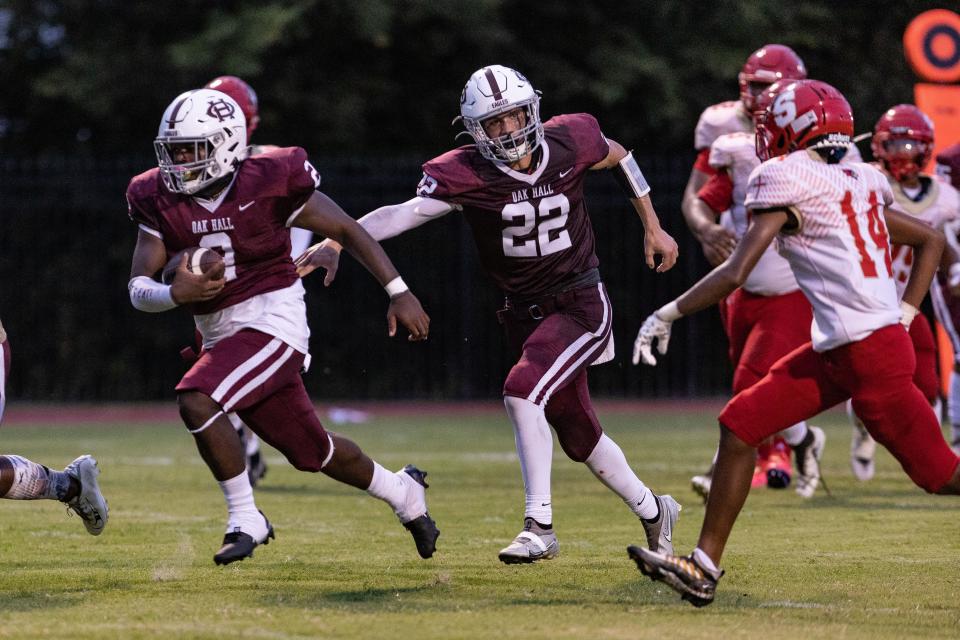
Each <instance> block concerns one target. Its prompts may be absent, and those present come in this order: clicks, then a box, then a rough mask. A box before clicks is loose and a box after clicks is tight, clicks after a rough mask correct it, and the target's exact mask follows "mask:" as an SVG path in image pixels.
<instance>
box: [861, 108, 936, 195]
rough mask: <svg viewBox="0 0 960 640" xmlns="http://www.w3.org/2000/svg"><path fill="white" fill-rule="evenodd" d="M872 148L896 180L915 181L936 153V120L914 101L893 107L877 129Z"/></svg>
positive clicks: (882, 117)
mask: <svg viewBox="0 0 960 640" xmlns="http://www.w3.org/2000/svg"><path fill="white" fill-rule="evenodd" d="M871 149H872V150H873V155H874V157H875V158H876V159H877V160H879V161H880V163H881V164H882V165H883V168H884V169H885V170H886V171H887V173H889V174H890V175H891V176H893V179H894V180H896V181H897V182H903V181H904V180H908V181H909V180H914V179H916V177H917V176H918V175H919V174H920V172H921V171H923V167H924V166H925V165H926V164H927V162H929V161H930V157H931V156H932V155H933V122H932V121H931V120H930V118H929V117H927V114H925V113H924V112H923V111H921V110H920V109H918V108H917V107H915V106H914V105H912V104H898V105H896V106H894V107H891V108H889V109H887V111H886V112H885V113H884V114H883V115H882V116H880V119H879V120H878V121H877V124H876V125H875V126H874V128H873V140H872V141H871Z"/></svg>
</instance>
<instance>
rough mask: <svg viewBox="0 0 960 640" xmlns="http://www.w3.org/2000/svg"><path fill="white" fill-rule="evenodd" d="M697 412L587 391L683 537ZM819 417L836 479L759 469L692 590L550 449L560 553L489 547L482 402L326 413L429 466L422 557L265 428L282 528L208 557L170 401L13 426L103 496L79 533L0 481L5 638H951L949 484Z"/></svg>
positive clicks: (503, 467) (489, 419) (261, 492)
mask: <svg viewBox="0 0 960 640" xmlns="http://www.w3.org/2000/svg"><path fill="white" fill-rule="evenodd" d="M699 406H701V407H702V405H699ZM714 416H715V413H714V412H713V411H712V410H710V409H706V408H702V409H701V410H698V411H687V412H682V413H681V412H677V411H666V410H663V409H654V410H646V411H643V412H636V413H628V412H621V411H609V412H604V411H603V410H601V419H602V420H603V422H604V424H605V425H606V428H607V430H608V432H609V433H610V434H611V435H612V437H614V439H615V440H617V441H618V443H619V444H620V445H621V446H622V448H623V449H624V451H625V452H626V454H627V457H628V459H630V461H631V462H632V464H633V466H634V468H635V469H636V470H637V471H638V473H639V475H640V476H641V477H642V478H643V479H644V481H646V482H647V483H648V484H649V485H650V486H651V487H652V488H654V490H655V491H657V492H669V493H672V494H673V495H674V496H676V497H677V498H678V499H679V500H680V502H681V503H683V505H684V509H683V513H682V514H681V519H680V523H679V526H678V529H677V531H676V533H675V536H674V540H675V543H676V544H677V548H678V550H679V551H682V552H684V553H686V552H687V551H689V549H690V548H691V547H692V545H693V543H694V542H695V541H696V536H697V533H698V531H699V527H700V522H701V519H702V516H703V507H702V505H701V504H700V502H699V500H698V499H697V498H696V497H695V496H694V495H693V493H692V492H691V491H690V489H689V486H688V481H689V477H690V476H691V475H693V474H694V473H698V472H701V471H702V470H703V468H704V466H705V464H706V463H708V462H709V459H710V457H711V455H712V453H713V447H714V445H715V440H716V437H715V427H713V425H715V422H714ZM814 423H815V424H819V425H822V426H824V427H825V430H826V431H827V435H828V442H827V453H826V456H825V473H826V477H827V481H828V483H829V485H830V488H831V489H832V491H833V497H832V498H831V497H827V496H826V495H825V494H823V493H822V492H821V493H818V494H817V496H816V497H815V498H814V499H813V500H810V501H801V500H800V499H799V498H797V496H796V495H795V494H794V493H793V492H792V490H787V491H771V490H766V489H765V490H759V491H754V493H753V494H752V495H751V496H750V498H749V499H748V501H747V504H746V507H745V509H744V511H743V513H742V515H741V517H740V520H739V522H738V524H737V527H736V529H735V530H734V534H733V537H732V539H731V541H730V544H729V546H728V548H727V554H726V557H725V558H724V562H723V565H724V568H725V569H726V571H727V576H726V577H725V578H724V579H723V580H722V581H721V583H720V590H719V592H718V596H717V601H716V602H715V603H714V604H713V605H712V606H710V607H708V608H706V609H703V610H696V609H694V608H692V607H690V606H689V605H687V604H686V603H681V602H680V601H679V599H678V597H677V596H676V595H675V594H674V593H673V592H672V591H669V590H668V589H666V588H665V587H663V586H662V585H659V584H654V583H652V582H650V581H648V580H647V579H646V578H644V577H643V576H642V575H641V574H640V573H639V572H638V571H637V570H636V568H635V566H634V565H633V563H632V562H630V561H629V560H628V559H627V557H626V553H625V547H626V545H627V544H630V543H640V542H642V541H643V532H642V529H641V527H640V526H639V523H638V522H637V521H636V520H635V519H634V517H633V516H632V514H630V512H629V511H628V510H627V509H626V508H625V507H624V505H623V504H622V503H621V502H620V501H619V499H618V498H616V497H615V496H614V495H613V494H612V493H610V492H609V491H608V490H607V489H605V488H604V487H603V486H602V485H601V484H600V483H599V482H597V481H596V480H595V479H594V478H593V476H592V475H591V474H590V473H589V471H588V470H587V469H586V468H585V467H584V466H582V465H578V464H574V463H572V462H570V461H568V460H566V458H564V457H563V456H562V453H561V452H560V450H559V447H557V448H556V450H555V459H554V485H553V499H554V521H555V525H556V528H557V533H558V536H559V539H560V545H561V556H560V557H559V558H558V559H556V560H553V561H551V562H547V563H541V564H536V565H528V566H504V565H501V564H500V563H499V562H498V561H497V558H496V553H497V551H498V550H499V549H500V547H502V546H503V545H504V544H505V543H506V542H508V541H509V540H510V539H511V538H512V537H513V536H514V535H515V534H516V533H517V531H518V530H519V528H520V525H521V524H522V523H521V516H522V507H523V493H522V484H521V480H520V471H519V465H518V462H517V460H516V456H515V454H514V452H513V437H512V432H511V430H510V428H509V426H508V424H507V422H506V419H505V417H502V416H501V415H500V413H499V412H498V411H496V410H494V411H460V412H457V411H453V410H451V411H450V412H449V413H446V412H443V411H434V412H431V413H428V414H423V415H413V416H411V415H409V413H408V414H407V415H403V416H398V417H390V416H387V415H380V414H376V415H375V418H374V420H373V421H371V422H369V423H367V424H363V425H351V426H348V427H344V428H340V429H339V430H340V431H342V432H344V433H347V434H349V435H350V436H352V437H353V438H354V439H355V440H357V442H359V443H360V444H361V446H363V447H364V448H365V449H366V450H367V451H368V452H369V453H370V454H371V455H373V456H374V457H375V458H376V459H378V460H379V461H380V462H381V463H383V464H384V465H386V466H388V467H390V468H394V469H396V468H399V467H401V466H402V465H404V464H405V463H407V462H416V463H417V464H418V465H420V466H421V467H422V468H424V469H426V470H427V471H429V473H430V476H429V478H428V480H429V481H430V482H431V483H432V485H431V489H430V491H429V492H428V499H429V501H430V511H431V513H432V515H433V516H434V517H435V519H436V520H437V522H438V525H439V526H440V529H441V531H442V534H441V536H440V540H439V542H438V553H437V555H436V556H435V557H434V558H433V559H432V560H427V561H424V560H420V559H419V558H418V556H417V555H416V552H415V550H414V547H413V543H412V541H411V540H410V539H409V535H408V533H407V532H406V531H405V530H404V529H403V528H402V527H401V526H400V525H399V523H398V522H397V521H396V519H395V518H394V516H393V514H392V513H391V512H390V510H389V508H388V507H386V505H384V504H382V503H380V502H379V501H375V500H373V499H370V498H368V497H366V495H365V494H363V493H362V492H359V491H356V490H353V489H350V488H349V487H346V486H342V485H338V484H337V483H335V482H333V481H330V480H328V479H327V478H325V477H322V476H311V475H307V474H303V473H299V472H296V471H294V470H293V469H292V468H291V467H289V466H288V465H286V464H285V463H284V462H283V461H282V459H281V458H280V457H279V455H278V454H277V453H276V452H275V451H272V450H270V451H269V453H268V463H269V464H270V471H269V473H268V475H267V477H266V479H265V481H264V483H263V485H262V488H260V489H258V491H257V494H258V505H259V506H260V508H262V509H263V510H264V511H265V512H266V513H267V515H268V516H269V517H270V519H271V520H272V522H273V523H274V525H275V527H276V532H277V539H276V540H275V541H274V542H271V544H270V545H269V546H266V547H261V548H259V549H258V550H257V552H256V555H255V557H254V558H253V559H252V560H247V561H245V562H242V563H237V564H234V565H231V566H229V567H226V568H223V567H216V566H214V564H213V562H212V555H213V552H214V551H215V550H216V549H217V547H218V546H219V542H220V539H221V537H222V535H223V526H224V523H225V509H224V506H223V500H222V497H221V494H220V492H219V490H218V489H217V487H216V485H215V484H214V483H213V481H212V479H211V477H210V475H209V472H208V471H207V470H206V468H205V467H204V466H203V465H202V462H201V461H200V458H199V456H198V455H197V454H196V452H195V450H194V447H193V442H192V439H191V438H190V437H189V436H188V434H187V433H186V432H185V431H184V430H183V428H182V427H180V426H179V425H177V424H176V423H174V422H169V423H155V424H146V423H144V424H134V425H130V424H103V425H95V426H93V425H87V424H84V425H70V424H68V423H66V424H58V425H28V424H22V423H19V424H8V425H5V426H4V427H3V429H2V431H0V438H2V440H0V441H2V443H3V444H2V447H0V450H2V451H3V452H4V453H17V454H20V455H24V456H27V457H30V458H32V459H34V460H36V461H38V462H42V463H46V464H51V465H65V464H66V463H67V462H69V461H70V460H72V459H73V458H74V457H75V456H76V455H78V454H79V453H84V452H91V453H93V454H95V455H96V457H97V458H98V459H99V461H100V466H101V468H102V470H103V475H102V476H101V478H102V486H103V489H104V492H105V493H106V494H107V497H108V499H109V501H110V506H111V513H110V522H109V525H108V527H107V529H106V531H105V532H104V534H103V535H102V536H100V537H99V538H93V537H90V536H88V535H87V534H86V533H85V531H84V529H83V526H82V524H81V523H80V521H79V520H78V519H75V518H68V517H67V516H66V515H65V514H64V511H63V509H62V508H61V507H60V506H59V505H58V504H56V503H52V502H49V501H37V502H30V503H27V502H13V501H3V502H2V503H0V509H2V516H0V637H8V636H9V637H17V638H41V637H57V638H402V639H407V640H426V639H429V638H444V639H446V638H491V639H495V638H503V639H505V638H549V639H550V640H553V639H560V638H601V639H607V638H624V639H626V638H643V637H650V638H761V637H769V638H804V639H809V638H871V639H872V640H876V639H879V638H957V637H960V500H958V499H951V498H937V497H932V496H927V495H925V494H924V493H923V492H922V491H920V490H919V489H916V488H915V487H914V486H913V485H912V484H911V483H910V482H909V480H908V479H907V478H906V476H904V475H903V473H902V472H901V471H900V469H899V466H898V465H897V464H896V463H895V462H894V461H893V459H892V458H891V457H890V456H889V455H888V454H887V453H886V452H880V454H879V455H878V472H877V477H876V478H875V479H874V480H873V481H872V482H870V483H866V484H861V483H858V482H857V481H856V480H854V479H853V477H852V475H851V474H850V472H849V470H848V467H847V450H848V446H849V429H848V427H847V426H846V422H845V419H844V418H843V416H841V415H840V414H839V413H829V414H825V415H824V416H821V417H820V418H819V419H818V420H816V421H814ZM38 427H42V428H38Z"/></svg>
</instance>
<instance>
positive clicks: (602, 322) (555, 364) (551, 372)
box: [527, 283, 610, 405]
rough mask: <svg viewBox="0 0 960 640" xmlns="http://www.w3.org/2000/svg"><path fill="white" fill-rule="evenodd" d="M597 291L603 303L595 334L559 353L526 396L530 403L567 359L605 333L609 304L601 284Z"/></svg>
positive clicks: (584, 355)
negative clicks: (601, 315) (601, 314)
mask: <svg viewBox="0 0 960 640" xmlns="http://www.w3.org/2000/svg"><path fill="white" fill-rule="evenodd" d="M597 290H598V291H599V292H600V300H602V301H603V318H602V319H601V320H600V326H599V327H598V328H597V330H596V331H595V332H592V333H585V334H583V335H582V336H580V337H579V338H577V339H576V340H575V341H574V342H573V344H571V345H570V346H569V347H567V348H566V349H565V350H564V351H563V353H561V354H560V355H559V356H558V357H557V359H556V360H554V361H553V365H552V366H551V367H550V368H549V369H547V372H546V373H545V374H544V375H543V377H542V378H540V381H539V382H538V383H537V386H536V387H534V388H533V392H532V393H531V394H530V395H529V396H527V400H529V401H530V402H533V403H534V404H536V403H537V396H538V395H540V391H541V390H542V389H543V388H544V386H546V384H547V383H548V382H549V381H550V380H551V379H552V378H553V376H555V375H556V373H557V372H558V371H559V370H560V369H562V368H563V367H564V366H566V364H567V360H568V359H569V358H572V357H573V354H575V353H576V352H577V351H579V350H580V348H581V347H583V345H585V344H586V343H587V342H589V341H590V340H595V339H596V338H599V337H600V336H602V335H603V334H604V332H605V331H606V328H607V324H608V323H609V317H610V302H609V301H608V300H607V296H605V295H604V294H603V284H602V283H598V284H597ZM600 346H602V347H606V343H603V344H601V345H600ZM594 351H596V349H590V350H588V351H587V352H586V353H585V354H583V355H582V356H580V358H579V359H578V360H577V362H576V364H575V365H574V366H573V367H571V369H570V370H571V371H572V370H573V369H574V368H576V367H577V366H579V365H580V363H582V362H583V361H584V360H585V359H586V358H587V357H589V356H590V354H591V353H593V352H594ZM569 375H570V371H567V373H566V374H564V375H563V376H561V377H560V379H559V380H557V381H556V383H555V384H553V385H552V386H551V388H550V390H549V392H548V393H545V394H544V397H543V402H542V403H541V405H543V404H546V401H547V400H548V399H549V398H550V396H551V395H553V392H554V391H556V390H557V386H559V385H560V383H561V382H563V381H564V380H565V379H566V378H567V377H569Z"/></svg>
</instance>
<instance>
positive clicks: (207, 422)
mask: <svg viewBox="0 0 960 640" xmlns="http://www.w3.org/2000/svg"><path fill="white" fill-rule="evenodd" d="M222 415H223V411H217V412H216V413H215V414H213V417H212V418H210V419H209V420H207V421H206V422H204V423H203V426H201V427H200V428H199V429H187V431H189V432H190V433H193V434H197V433H200V432H201V431H203V430H204V429H206V428H207V427H209V426H210V425H211V424H213V422H214V420H216V419H217V418H219V417H220V416H222Z"/></svg>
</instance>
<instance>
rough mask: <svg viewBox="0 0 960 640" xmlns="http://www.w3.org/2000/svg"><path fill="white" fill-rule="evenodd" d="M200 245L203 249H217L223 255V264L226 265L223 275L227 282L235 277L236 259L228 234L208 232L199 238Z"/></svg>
mask: <svg viewBox="0 0 960 640" xmlns="http://www.w3.org/2000/svg"><path fill="white" fill-rule="evenodd" d="M200 246H201V247H203V248H204V249H214V250H216V249H219V250H220V251H218V253H220V254H221V255H222V256H223V264H224V265H225V266H226V269H225V270H224V272H223V277H224V278H225V279H226V281H227V282H230V281H231V280H234V279H236V277H237V261H236V255H235V254H234V251H233V242H231V240H230V236H228V235H227V234H225V233H208V234H207V235H205V236H203V237H202V238H200Z"/></svg>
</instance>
